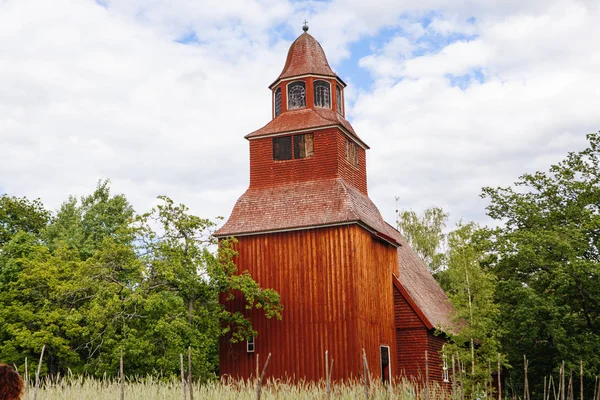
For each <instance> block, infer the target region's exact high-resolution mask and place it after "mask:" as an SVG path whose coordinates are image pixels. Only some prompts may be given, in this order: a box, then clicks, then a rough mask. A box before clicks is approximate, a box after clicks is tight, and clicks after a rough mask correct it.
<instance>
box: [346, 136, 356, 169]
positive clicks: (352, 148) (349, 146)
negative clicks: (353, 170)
mask: <svg viewBox="0 0 600 400" xmlns="http://www.w3.org/2000/svg"><path fill="white" fill-rule="evenodd" d="M346 161H348V162H349V163H350V164H352V165H353V166H355V167H357V168H358V146H357V145H356V143H354V142H353V141H351V140H350V139H346Z"/></svg>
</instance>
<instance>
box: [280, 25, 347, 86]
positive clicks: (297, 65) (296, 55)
mask: <svg viewBox="0 0 600 400" xmlns="http://www.w3.org/2000/svg"><path fill="white" fill-rule="evenodd" d="M306 74H315V75H324V76H331V77H334V78H337V79H338V80H339V81H340V82H342V80H341V79H340V78H339V77H338V76H337V75H336V74H335V72H333V70H332V69H331V67H330V66H329V62H328V61H327V57H326V56H325V52H324V51H323V48H322V47H321V44H320V43H319V42H317V40H316V39H315V38H314V37H312V35H310V34H309V33H308V32H304V33H303V34H301V35H300V36H298V38H297V39H296V40H294V42H293V43H292V45H291V46H290V49H289V51H288V55H287V58H286V60H285V65H284V66H283V70H282V71H281V74H279V76H278V77H277V79H276V80H275V82H277V81H279V80H280V79H285V78H291V77H294V76H302V75H306ZM275 82H274V83H275ZM342 83H343V82H342Z"/></svg>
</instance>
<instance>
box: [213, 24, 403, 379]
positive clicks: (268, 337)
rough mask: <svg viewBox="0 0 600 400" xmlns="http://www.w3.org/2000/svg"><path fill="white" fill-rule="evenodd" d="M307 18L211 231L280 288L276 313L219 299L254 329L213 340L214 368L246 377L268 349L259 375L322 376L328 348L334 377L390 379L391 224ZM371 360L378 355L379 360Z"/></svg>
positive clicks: (263, 280) (258, 276) (395, 242)
mask: <svg viewBox="0 0 600 400" xmlns="http://www.w3.org/2000/svg"><path fill="white" fill-rule="evenodd" d="M307 31H308V27H307V26H305V27H304V33H302V34H301V35H300V36H299V37H298V38H297V39H296V40H295V41H294V42H293V43H292V45H291V46H290V49H289V52H288V55H287V59H286V61H285V65H284V67H283V71H282V72H281V74H279V76H278V77H277V78H276V79H275V81H274V82H273V83H272V84H271V85H270V86H269V89H270V90H271V96H272V119H271V121H269V122H268V123H267V124H266V125H265V126H263V127H262V128H260V129H258V130H256V131H254V132H252V133H250V134H248V135H246V136H245V138H246V139H247V140H248V142H249V145H250V184H249V188H248V190H247V191H246V192H245V193H244V194H243V195H242V196H241V197H240V198H239V200H238V201H237V202H236V204H235V206H234V208H233V211H232V213H231V216H230V217H229V219H228V220H227V222H226V223H225V225H224V226H223V227H222V228H221V229H219V230H218V231H217V233H216V236H217V237H218V238H225V237H230V236H234V237H236V238H237V240H238V242H237V243H236V245H235V250H236V251H237V252H238V256H237V257H236V260H235V261H236V264H237V266H238V269H239V270H240V271H245V270H247V271H249V272H250V274H251V275H252V277H253V278H254V279H255V280H256V281H257V282H259V284H260V285H261V286H262V287H269V288H273V289H275V290H276V291H278V292H279V294H280V295H281V301H282V303H283V305H284V311H283V314H282V316H283V319H282V320H280V321H277V320H269V319H266V318H265V317H264V316H262V315H260V314H259V313H258V312H255V311H253V310H251V311H248V310H245V307H244V303H243V299H242V298H241V297H236V298H235V299H234V300H233V301H231V302H228V303H227V304H226V306H227V307H228V308H229V309H230V310H232V311H241V312H243V313H245V315H247V316H248V317H249V318H250V319H251V321H252V324H253V327H254V328H255V329H256V330H257V331H258V336H257V337H256V338H255V339H254V342H253V343H252V345H248V344H247V343H229V342H228V341H227V338H223V339H222V341H221V345H220V370H221V374H222V375H229V376H231V377H234V378H249V377H250V376H253V375H254V373H255V369H256V355H257V354H261V355H262V357H261V361H264V360H265V359H266V356H267V354H269V353H271V355H272V356H271V361H270V363H269V367H268V370H267V375H269V376H271V377H276V378H282V379H286V378H290V379H292V380H301V379H306V380H313V381H316V380H319V379H323V377H324V370H325V365H324V364H325V351H328V352H329V356H330V358H333V359H334V360H335V368H334V369H333V379H335V380H340V379H349V378H352V377H353V378H356V377H358V376H360V375H361V373H362V361H361V357H362V351H363V349H364V351H365V353H366V355H367V359H368V362H369V366H370V367H371V370H372V372H373V373H374V374H375V375H378V374H381V379H383V380H386V379H389V377H390V376H391V373H392V372H394V371H393V370H394V368H395V366H394V365H393V360H395V359H396V341H395V337H396V336H395V325H394V296H393V293H392V288H393V277H394V274H397V273H398V256H397V249H398V246H399V245H400V244H399V238H398V236H397V231H396V230H395V229H393V228H392V227H391V226H389V225H388V224H386V223H385V221H384V220H383V218H382V217H381V214H380V213H379V210H378V209H377V207H376V206H375V205H374V204H373V202H372V201H371V200H370V199H369V197H368V193H367V172H366V168H367V167H366V150H368V149H369V147H368V146H367V144H366V143H365V142H364V141H363V140H362V139H361V138H360V137H359V136H358V134H357V133H356V132H355V131H354V129H353V128H352V126H351V125H350V123H349V122H348V121H347V120H346V118H345V107H344V89H345V87H346V84H345V83H344V81H343V80H342V79H341V78H340V77H339V76H338V75H336V74H335V73H334V72H333V70H332V69H331V67H330V66H329V63H328V62H327V58H326V56H325V53H324V51H323V49H322V47H321V45H320V44H319V43H318V42H317V41H316V40H315V38H314V37H313V36H311V35H310V34H309V33H308V32H307ZM377 366H380V368H378V367H377Z"/></svg>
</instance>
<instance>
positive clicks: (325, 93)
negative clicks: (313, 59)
mask: <svg viewBox="0 0 600 400" xmlns="http://www.w3.org/2000/svg"><path fill="white" fill-rule="evenodd" d="M315 107H323V108H331V86H329V82H326V81H315Z"/></svg>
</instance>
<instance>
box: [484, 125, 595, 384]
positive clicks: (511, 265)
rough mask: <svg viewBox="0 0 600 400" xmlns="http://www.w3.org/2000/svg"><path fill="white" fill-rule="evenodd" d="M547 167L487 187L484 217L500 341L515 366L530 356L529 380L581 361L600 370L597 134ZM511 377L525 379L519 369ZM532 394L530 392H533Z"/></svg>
mask: <svg viewBox="0 0 600 400" xmlns="http://www.w3.org/2000/svg"><path fill="white" fill-rule="evenodd" d="M587 138H588V140H589V147H588V148H587V149H585V150H583V151H580V152H571V153H569V154H568V156H567V157H566V159H564V160H563V161H561V162H560V163H558V164H556V165H553V166H551V167H550V170H549V171H548V172H536V173H533V174H525V175H523V176H521V177H520V178H519V180H518V181H517V182H516V183H515V188H512V187H509V188H495V189H494V188H484V190H483V196H484V197H487V198H488V199H489V200H490V205H489V206H488V211H489V215H490V216H491V217H492V218H494V219H496V220H498V221H502V222H503V226H501V227H498V228H496V229H489V230H488V231H487V235H488V238H489V241H490V246H491V247H490V258H489V260H488V261H487V264H488V265H489V267H490V268H491V270H492V271H493V272H494V273H495V274H496V276H497V277H498V289H497V291H496V300H497V302H498V304H499V306H500V318H501V321H502V325H503V327H504V334H503V337H502V345H503V347H504V348H505V349H506V350H507V351H508V353H509V354H510V362H511V364H513V365H522V354H527V355H528V358H529V359H531V360H532V362H531V364H530V367H529V375H530V382H536V383H538V384H537V385H534V387H533V392H534V393H536V394H539V393H541V392H542V388H541V387H540V386H539V382H542V381H543V376H545V375H547V374H550V373H552V372H554V373H556V371H557V368H558V366H559V364H560V362H561V360H565V361H566V364H567V371H568V370H569V369H570V368H572V369H576V368H577V366H578V363H579V360H583V362H584V365H585V366H586V368H585V370H586V373H587V376H588V378H590V377H591V376H593V374H598V372H600V284H599V282H600V135H598V134H590V135H588V136H587ZM513 375H515V379H514V381H522V380H521V376H520V375H519V369H515V371H513ZM532 394H533V393H532Z"/></svg>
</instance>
